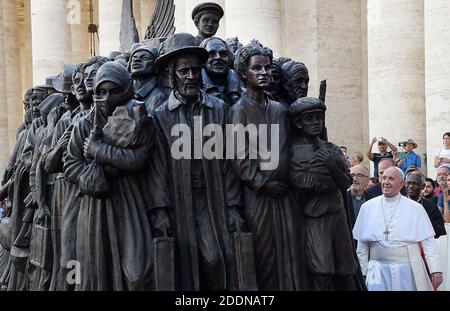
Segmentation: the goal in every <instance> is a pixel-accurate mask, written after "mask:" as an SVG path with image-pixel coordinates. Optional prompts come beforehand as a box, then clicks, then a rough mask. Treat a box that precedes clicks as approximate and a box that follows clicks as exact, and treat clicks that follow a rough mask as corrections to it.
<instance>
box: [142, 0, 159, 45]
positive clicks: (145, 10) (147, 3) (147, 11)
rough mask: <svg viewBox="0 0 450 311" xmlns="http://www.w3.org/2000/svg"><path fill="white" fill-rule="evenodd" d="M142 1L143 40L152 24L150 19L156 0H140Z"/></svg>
mask: <svg viewBox="0 0 450 311" xmlns="http://www.w3.org/2000/svg"><path fill="white" fill-rule="evenodd" d="M140 3H141V33H142V37H141V40H143V39H144V36H145V32H146V31H147V27H148V25H149V24H150V19H151V18H152V16H153V12H154V11H155V7H156V0H140Z"/></svg>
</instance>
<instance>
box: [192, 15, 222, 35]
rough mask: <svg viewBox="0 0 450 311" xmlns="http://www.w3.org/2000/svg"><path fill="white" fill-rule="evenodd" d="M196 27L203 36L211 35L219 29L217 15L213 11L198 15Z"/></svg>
mask: <svg viewBox="0 0 450 311" xmlns="http://www.w3.org/2000/svg"><path fill="white" fill-rule="evenodd" d="M197 28H198V31H199V33H200V34H201V35H202V36H204V37H205V38H209V37H213V36H214V35H215V34H216V32H217V30H218V29H219V17H218V16H217V15H216V14H213V13H205V14H203V15H202V16H201V17H200V20H199V22H198V25H197Z"/></svg>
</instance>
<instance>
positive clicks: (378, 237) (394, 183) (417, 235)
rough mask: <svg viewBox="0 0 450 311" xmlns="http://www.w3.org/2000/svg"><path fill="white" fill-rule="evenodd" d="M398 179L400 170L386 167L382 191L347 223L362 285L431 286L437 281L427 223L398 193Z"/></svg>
mask: <svg viewBox="0 0 450 311" xmlns="http://www.w3.org/2000/svg"><path fill="white" fill-rule="evenodd" d="M403 180H404V175H403V173H402V171H401V170H400V169H398V168H397V167H390V168H388V169H387V170H386V171H385V172H384V173H383V176H382V177H381V187H382V190H383V195H382V196H379V197H376V198H374V199H372V200H369V201H367V202H366V203H364V204H363V205H362V206H361V210H360V212H359V214H358V218H357V219H356V223H355V227H354V228H353V236H354V238H355V239H356V240H358V247H357V250H356V252H357V254H358V258H359V261H360V264H361V270H362V272H363V274H364V275H365V276H366V285H367V288H368V290H372V291H375V290H381V291H392V290H394V291H395V290H400V291H412V290H433V287H434V288H437V287H438V286H439V285H440V284H441V283H442V273H441V271H442V270H441V267H440V261H439V254H438V249H437V244H436V240H435V239H434V234H435V233H434V229H433V226H432V225H431V222H430V219H429V217H428V215H427V213H426V212H425V209H424V208H423V206H422V205H420V204H419V203H417V202H415V201H413V200H410V199H408V198H406V197H404V196H402V195H401V194H400V189H401V188H402V187H403V185H404V182H403ZM421 248H422V249H423V251H424V253H425V257H426V264H425V263H424V260H423V259H422V256H421V254H420V249H421ZM426 265H427V266H428V269H429V272H430V273H431V280H430V276H429V275H428V273H427V268H426Z"/></svg>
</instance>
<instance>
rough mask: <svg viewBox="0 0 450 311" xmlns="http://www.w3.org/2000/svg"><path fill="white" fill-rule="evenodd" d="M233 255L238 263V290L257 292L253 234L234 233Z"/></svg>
mask: <svg viewBox="0 0 450 311" xmlns="http://www.w3.org/2000/svg"><path fill="white" fill-rule="evenodd" d="M232 246H233V253H234V257H235V263H236V282H237V290H240V291H256V290H257V289H258V286H257V284H256V270H255V256H254V251H253V236H252V234H251V233H243V232H238V233H233V235H232Z"/></svg>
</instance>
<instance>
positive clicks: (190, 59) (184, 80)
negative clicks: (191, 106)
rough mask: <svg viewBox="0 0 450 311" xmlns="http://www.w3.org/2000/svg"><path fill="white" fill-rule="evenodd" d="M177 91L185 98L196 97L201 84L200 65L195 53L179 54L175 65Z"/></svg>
mask: <svg viewBox="0 0 450 311" xmlns="http://www.w3.org/2000/svg"><path fill="white" fill-rule="evenodd" d="M175 78H176V83H177V90H178V93H179V94H180V95H181V96H183V97H185V98H188V99H189V98H196V97H197V96H198V92H199V91H200V86H201V81H202V79H201V65H200V62H199V60H198V57H197V56H196V55H186V56H181V57H180V58H179V59H178V61H177V62H176V65H175Z"/></svg>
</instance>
